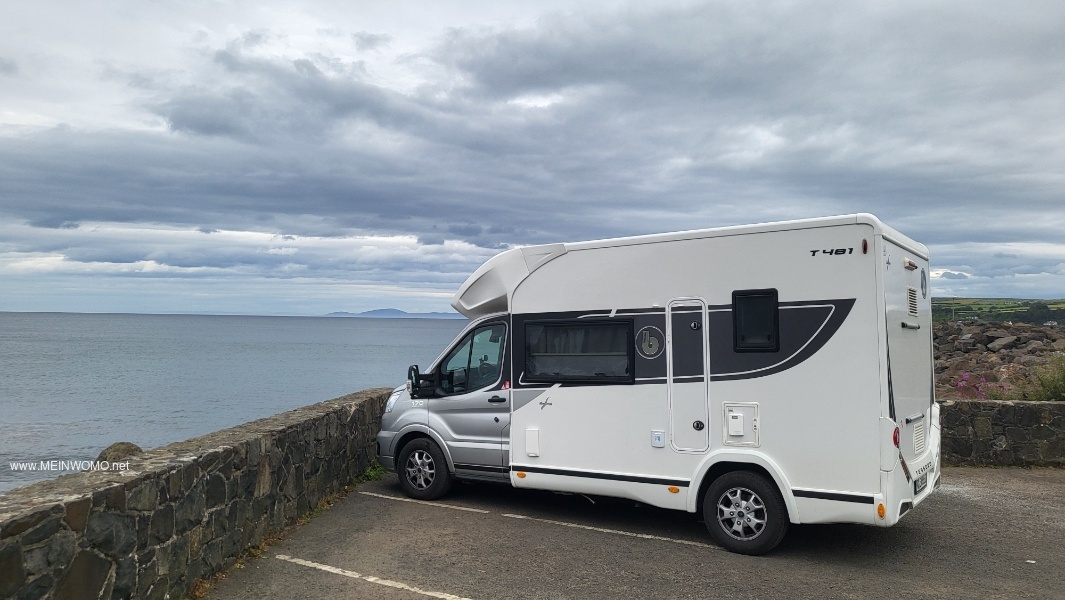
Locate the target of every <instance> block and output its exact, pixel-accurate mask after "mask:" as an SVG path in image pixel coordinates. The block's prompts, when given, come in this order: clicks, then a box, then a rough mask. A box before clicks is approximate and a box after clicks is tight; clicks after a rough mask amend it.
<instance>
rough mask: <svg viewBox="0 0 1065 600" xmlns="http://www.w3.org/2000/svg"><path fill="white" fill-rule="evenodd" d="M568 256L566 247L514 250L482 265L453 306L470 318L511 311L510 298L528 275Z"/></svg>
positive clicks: (557, 245) (531, 247) (463, 288)
mask: <svg viewBox="0 0 1065 600" xmlns="http://www.w3.org/2000/svg"><path fill="white" fill-rule="evenodd" d="M565 253H566V246H565V245H564V244H547V245H543V246H528V247H525V248H513V249H511V250H506V251H504V252H500V253H499V254H497V255H495V256H493V257H492V258H490V259H488V262H486V263H484V264H483V265H481V266H480V267H479V268H478V269H477V270H476V271H474V272H473V275H470V277H469V279H467V280H466V282H465V283H463V284H462V287H460V288H459V290H458V291H457V292H455V297H454V298H453V299H452V300H451V306H452V307H454V308H455V310H457V311H459V312H460V313H462V314H463V315H465V316H466V317H467V318H469V319H476V318H478V317H482V316H484V315H489V314H493V313H502V312H509V311H510V299H511V297H512V296H513V294H514V289H515V288H517V287H518V284H520V283H521V282H522V281H523V280H524V279H525V278H526V277H528V276H529V273H532V272H533V271H535V270H536V269H538V268H540V267H541V266H543V265H545V264H547V263H548V262H550V261H551V260H554V259H555V258H558V257H559V256H562V255H563V254H565Z"/></svg>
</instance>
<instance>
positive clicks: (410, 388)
mask: <svg viewBox="0 0 1065 600" xmlns="http://www.w3.org/2000/svg"><path fill="white" fill-rule="evenodd" d="M421 383H422V374H421V373H420V372H418V365H411V366H409V367H407V392H408V393H410V397H411V398H417V397H418V396H419V395H420V394H421Z"/></svg>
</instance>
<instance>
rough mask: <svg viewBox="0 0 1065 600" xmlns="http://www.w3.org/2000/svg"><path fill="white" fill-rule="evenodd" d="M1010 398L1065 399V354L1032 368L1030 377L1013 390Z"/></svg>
mask: <svg viewBox="0 0 1065 600" xmlns="http://www.w3.org/2000/svg"><path fill="white" fill-rule="evenodd" d="M1010 400H1040V401H1065V356H1062V355H1058V356H1055V357H1054V358H1052V359H1051V360H1050V362H1049V363H1047V364H1046V365H1044V366H1042V367H1038V368H1035V369H1032V371H1031V372H1030V373H1029V375H1028V379H1027V380H1025V381H1023V382H1021V383H1020V384H1018V385H1017V386H1016V387H1015V388H1014V389H1013V390H1012V393H1011V394H1010Z"/></svg>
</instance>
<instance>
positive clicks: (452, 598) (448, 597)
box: [275, 554, 470, 600]
mask: <svg viewBox="0 0 1065 600" xmlns="http://www.w3.org/2000/svg"><path fill="white" fill-rule="evenodd" d="M275 558H279V559H281V560H284V561H288V562H290V563H295V564H297V565H303V566H304V567H311V568H312V569H318V570H319V571H325V572H327V573H335V574H337V575H343V576H344V577H350V578H352V579H361V580H363V581H369V582H370V583H376V584H377V585H383V586H387V587H390V588H396V589H397V590H405V591H408V592H414V593H415V594H421V595H422V596H429V597H430V598H443V599H445V600H470V599H469V598H464V597H462V596H456V595H454V594H448V593H445V592H434V591H431V590H423V589H421V588H416V587H413V586H410V585H407V584H405V583H400V582H398V581H392V580H391V579H381V578H380V577H374V576H373V575H362V574H360V573H356V572H355V571H348V570H347V569H340V568H338V567H330V566H329V565H323V564H320V563H316V562H311V561H309V560H303V559H302V558H293V557H291V556H286V555H284V554H277V555H275Z"/></svg>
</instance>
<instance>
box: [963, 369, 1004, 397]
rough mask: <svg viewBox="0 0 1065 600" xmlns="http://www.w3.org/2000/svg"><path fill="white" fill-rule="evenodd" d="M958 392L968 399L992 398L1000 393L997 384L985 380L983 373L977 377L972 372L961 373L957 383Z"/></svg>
mask: <svg viewBox="0 0 1065 600" xmlns="http://www.w3.org/2000/svg"><path fill="white" fill-rule="evenodd" d="M957 389H958V394H960V395H961V397H962V398H967V399H969V400H987V399H989V398H991V399H994V398H995V397H997V396H1000V395H1001V391H1002V390H1000V389H999V388H998V386H996V385H995V384H993V383H990V382H988V381H987V378H986V377H984V376H983V375H981V376H980V378H979V379H977V378H976V377H975V376H974V375H973V374H972V373H962V375H961V377H960V378H959V379H958V383H957Z"/></svg>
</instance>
